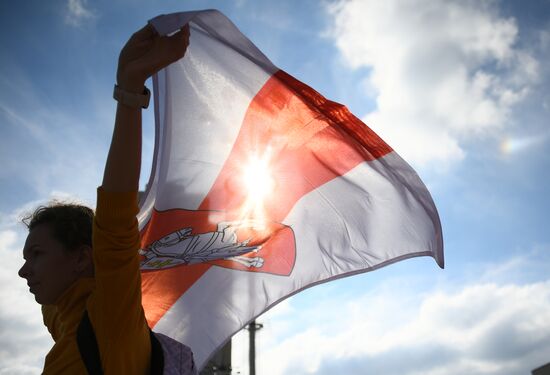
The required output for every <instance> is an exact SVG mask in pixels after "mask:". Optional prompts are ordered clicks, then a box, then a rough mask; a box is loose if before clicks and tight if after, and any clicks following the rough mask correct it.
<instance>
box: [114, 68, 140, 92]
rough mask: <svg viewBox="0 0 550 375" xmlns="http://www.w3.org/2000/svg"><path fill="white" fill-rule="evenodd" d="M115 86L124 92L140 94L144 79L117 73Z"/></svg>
mask: <svg viewBox="0 0 550 375" xmlns="http://www.w3.org/2000/svg"><path fill="white" fill-rule="evenodd" d="M117 85H118V87H120V88H121V89H122V90H124V91H126V92H129V93H134V94H142V93H143V90H144V89H145V79H139V78H133V77H128V76H126V75H124V74H123V73H117Z"/></svg>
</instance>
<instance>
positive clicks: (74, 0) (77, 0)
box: [65, 0, 97, 27]
mask: <svg viewBox="0 0 550 375" xmlns="http://www.w3.org/2000/svg"><path fill="white" fill-rule="evenodd" d="M87 6H88V4H87V1H86V0H68V1H67V9H66V14H65V22H66V23H67V24H68V25H71V26H75V27H79V26H82V25H83V24H84V23H85V22H87V21H92V20H93V19H95V18H96V17H97V15H96V13H95V12H94V11H93V10H92V9H90V8H88V7H87Z"/></svg>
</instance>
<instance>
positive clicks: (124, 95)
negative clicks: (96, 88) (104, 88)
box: [113, 85, 151, 108]
mask: <svg viewBox="0 0 550 375" xmlns="http://www.w3.org/2000/svg"><path fill="white" fill-rule="evenodd" d="M113 98H114V99H115V100H116V101H117V102H119V103H121V104H124V105H127V106H128V107H133V108H147V107H148V106H149V100H150V99H151V91H149V89H148V88H147V87H144V88H143V93H142V94H136V93H133V92H128V91H125V90H123V89H122V88H120V86H119V85H115V89H114V91H113Z"/></svg>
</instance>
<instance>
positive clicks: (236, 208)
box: [142, 71, 392, 327]
mask: <svg viewBox="0 0 550 375" xmlns="http://www.w3.org/2000/svg"><path fill="white" fill-rule="evenodd" d="M391 151H392V149H391V148H390V147H389V146H388V145H387V144H386V143H385V142H384V141H382V140H381V139H380V138H379V137H378V136H377V135H376V134H375V133H374V132H373V131H372V130H370V129H369V128H368V127H367V126H366V125H365V124H363V123H362V122H361V121H360V120H359V119H358V118H357V117H355V116H354V115H353V114H351V113H350V112H349V110H348V109H347V108H346V107H345V106H343V105H341V104H338V103H335V102H332V101H329V100H327V99H325V98H324V97H323V96H322V95H320V94H319V93H318V92H316V91H315V90H313V89H312V88H310V87H309V86H307V85H305V84H303V83H301V82H299V81H297V80H296V79H294V78H293V77H291V76H290V75H288V74H287V73H285V72H283V71H279V72H277V73H276V74H275V75H274V76H272V77H271V78H270V79H269V80H268V81H267V82H266V84H265V85H264V86H263V87H262V89H261V90H260V91H259V92H258V93H257V95H256V96H255V97H254V99H253V100H252V102H251V104H250V106H249V108H248V110H247V113H246V116H245V118H244V120H243V124H242V127H241V129H240V132H239V135H238V137H237V139H236V142H235V144H234V146H233V149H232V151H231V153H230V155H229V157H228V159H227V160H226V162H225V164H224V166H223V168H222V170H221V172H220V174H219V175H218V177H217V179H216V181H215V182H214V184H213V186H212V188H211V190H210V192H209V193H208V195H207V196H206V198H205V199H204V201H203V202H202V203H201V205H200V207H199V210H201V211H202V212H213V210H214V211H222V212H224V213H225V215H226V220H228V219H229V220H237V219H258V217H257V216H258V215H259V214H260V215H262V219H263V220H266V221H269V222H275V223H280V222H282V221H283V220H284V219H285V217H286V216H287V215H288V213H289V212H290V210H291V209H292V207H293V206H294V205H295V204H296V202H297V201H298V200H299V199H300V198H301V197H302V196H303V195H304V194H307V193H309V192H311V191H312V190H314V189H316V188H317V187H319V186H321V185H323V184H325V183H327V182H328V181H330V180H332V179H334V178H336V177H338V176H341V175H343V174H345V173H346V172H348V171H350V170H351V169H353V168H354V167H356V166H357V165H358V164H359V163H362V162H364V161H371V160H374V159H377V158H379V157H381V156H383V155H385V154H387V153H389V152H391ZM258 160H261V161H262V162H263V164H261V166H263V167H265V169H266V170H265V171H261V170H260V171H258V172H255V173H256V177H258V178H267V179H270V180H271V181H273V186H271V189H272V190H271V192H270V193H269V195H268V196H267V197H266V199H265V200H264V201H263V202H251V201H250V199H249V198H250V189H249V188H250V187H251V186H252V185H254V184H255V183H256V182H257V181H254V176H252V180H250V177H249V179H248V180H247V179H246V178H243V176H247V174H248V175H250V174H249V173H247V172H248V171H247V169H248V168H249V166H250V165H251V164H254V162H255V161H258ZM263 172H268V173H266V174H265V175H264V174H263ZM183 173H184V172H183ZM258 205H260V206H261V207H258ZM177 211H178V210H169V211H165V212H158V211H154V212H153V214H152V217H151V220H150V221H149V223H148V225H147V226H146V227H145V228H144V231H143V233H142V246H143V247H144V248H145V247H146V246H147V245H148V244H150V243H151V242H152V241H155V240H157V239H159V238H162V237H163V236H165V235H167V234H169V233H171V232H172V231H174V230H175V229H179V228H182V227H186V226H191V225H190V223H189V221H186V220H185V219H184V218H183V217H178V216H177V215H176V216H171V215H174V212H177ZM157 215H158V216H159V217H157ZM162 215H168V216H166V217H164V218H162V219H161V218H160V216H162ZM194 229H195V227H194ZM278 230H280V228H279V229H276V230H275V232H273V233H272V238H274V239H275V238H278V240H277V241H279V243H278V244H277V245H275V243H276V242H277V241H275V240H274V241H272V242H271V246H270V242H269V239H268V240H267V241H266V243H265V246H264V247H262V250H261V251H262V252H263V253H265V254H266V256H267V257H266V262H267V260H268V258H269V257H271V258H272V259H275V258H276V257H281V258H282V259H284V261H283V262H282V264H287V265H289V264H290V263H291V261H292V262H293V261H294V251H295V249H294V248H293V246H292V245H290V243H289V242H288V241H289V240H288V236H276V234H277V231H278ZM281 238H287V239H286V240H285V241H283V242H280V239H281ZM281 243H285V244H286V246H281ZM289 252H292V254H289ZM229 262H230V261H227V260H220V261H216V262H213V264H216V265H219V266H225V267H229V268H235V269H242V268H239V267H238V266H233V267H231V266H230V264H229ZM274 262H275V261H274ZM210 267H211V264H205V263H203V264H196V265H187V266H181V267H175V268H169V269H163V270H160V271H153V272H143V274H142V280H143V288H142V289H143V305H144V308H145V311H146V314H147V319H148V321H149V324H150V326H151V327H153V326H154V325H155V324H156V323H157V322H158V320H159V319H160V318H161V317H162V315H163V314H164V313H165V312H166V311H167V310H168V309H169V308H170V307H171V306H172V305H173V303H175V302H176V301H177V299H178V298H179V297H181V295H183V294H184V293H185V292H186V291H187V290H188V289H189V288H190V287H191V286H192V285H193V283H194V282H196V280H198V279H199V278H200V277H201V276H202V275H203V274H204V272H206V271H207V270H208V269H209V268H210Z"/></svg>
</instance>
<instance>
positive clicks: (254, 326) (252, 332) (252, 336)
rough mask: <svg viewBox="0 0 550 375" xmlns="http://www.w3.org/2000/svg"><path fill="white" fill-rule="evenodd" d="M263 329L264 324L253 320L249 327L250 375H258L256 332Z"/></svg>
mask: <svg viewBox="0 0 550 375" xmlns="http://www.w3.org/2000/svg"><path fill="white" fill-rule="evenodd" d="M262 328H263V325H262V324H259V323H256V320H253V321H251V322H250V324H249V325H248V332H249V335H248V366H249V375H256V331H258V330H260V329H262Z"/></svg>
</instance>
